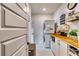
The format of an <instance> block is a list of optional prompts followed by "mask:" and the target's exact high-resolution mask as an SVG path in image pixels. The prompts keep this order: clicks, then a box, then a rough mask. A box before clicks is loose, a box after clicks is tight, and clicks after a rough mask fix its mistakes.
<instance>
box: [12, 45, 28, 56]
mask: <svg viewBox="0 0 79 59" xmlns="http://www.w3.org/2000/svg"><path fill="white" fill-rule="evenodd" d="M26 46H27V45H26V44H24V45H23V46H22V47H21V48H20V49H19V50H18V51H16V52H15V53H14V54H13V55H12V56H21V55H22V54H23V53H24V52H26Z"/></svg>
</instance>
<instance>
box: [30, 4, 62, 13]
mask: <svg viewBox="0 0 79 59" xmlns="http://www.w3.org/2000/svg"><path fill="white" fill-rule="evenodd" d="M60 5H61V3H31V8H32V13H35V14H52V13H54V12H55V11H56V10H57V9H58V7H59V6H60ZM43 8H46V11H43V10H42V9H43Z"/></svg>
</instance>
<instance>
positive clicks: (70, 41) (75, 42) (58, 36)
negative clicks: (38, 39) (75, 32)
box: [51, 34, 79, 49]
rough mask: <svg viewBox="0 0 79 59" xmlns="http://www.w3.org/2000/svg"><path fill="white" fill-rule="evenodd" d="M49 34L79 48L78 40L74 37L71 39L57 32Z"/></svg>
mask: <svg viewBox="0 0 79 59" xmlns="http://www.w3.org/2000/svg"><path fill="white" fill-rule="evenodd" d="M51 36H53V37H57V38H59V39H60V40H62V41H64V42H65V43H67V44H69V45H71V46H73V47H75V48H78V49H79V43H78V41H77V40H76V39H72V38H70V37H65V36H61V35H59V34H51Z"/></svg>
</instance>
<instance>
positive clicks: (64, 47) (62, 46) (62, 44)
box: [60, 40, 67, 56]
mask: <svg viewBox="0 0 79 59" xmlns="http://www.w3.org/2000/svg"><path fill="white" fill-rule="evenodd" d="M60 56H67V44H66V43H65V42H64V41H61V40H60Z"/></svg>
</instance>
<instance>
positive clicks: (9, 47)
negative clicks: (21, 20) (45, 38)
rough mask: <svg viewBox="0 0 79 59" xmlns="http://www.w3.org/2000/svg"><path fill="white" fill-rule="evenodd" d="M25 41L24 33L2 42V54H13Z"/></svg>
mask: <svg viewBox="0 0 79 59" xmlns="http://www.w3.org/2000/svg"><path fill="white" fill-rule="evenodd" d="M25 43H26V35H24V36H21V37H19V38H15V39H12V40H10V41H7V42H4V43H2V47H4V50H5V51H4V55H5V56H10V55H12V54H14V53H15V52H16V51H17V50H18V49H19V48H20V47H21V46H22V45H23V44H25Z"/></svg>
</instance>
